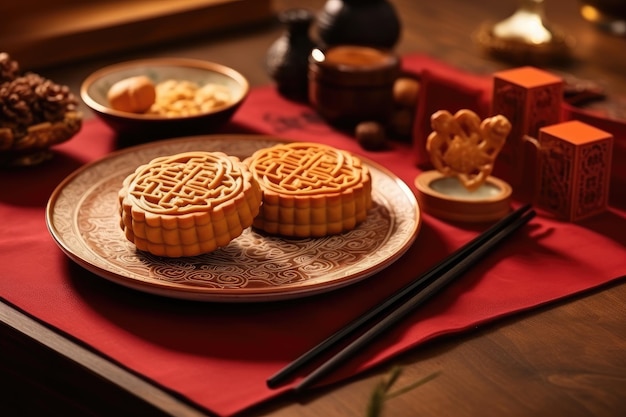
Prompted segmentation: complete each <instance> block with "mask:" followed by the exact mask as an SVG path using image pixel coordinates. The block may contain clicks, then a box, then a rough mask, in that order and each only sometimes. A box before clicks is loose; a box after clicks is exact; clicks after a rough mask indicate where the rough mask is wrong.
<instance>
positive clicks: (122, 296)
mask: <svg viewBox="0 0 626 417" xmlns="http://www.w3.org/2000/svg"><path fill="white" fill-rule="evenodd" d="M405 64H406V66H407V67H408V68H409V69H411V68H413V69H415V70H417V69H421V68H424V67H428V68H429V70H430V71H435V72H436V71H437V69H438V68H439V67H437V65H439V64H438V63H436V62H435V61H432V60H430V59H427V58H422V57H409V58H407V59H406V60H405ZM227 130H228V131H233V132H234V131H238V132H241V131H250V132H260V133H272V134H275V135H278V136H281V137H286V138H291V139H295V140H313V141H319V142H324V143H330V144H332V145H334V146H337V147H340V148H344V149H348V150H351V151H354V152H355V153H358V154H362V155H365V156H366V157H368V158H370V159H372V160H374V161H376V162H378V163H380V164H382V165H384V166H386V167H388V168H389V169H391V170H392V171H393V172H395V173H396V174H397V175H398V176H400V177H401V178H402V179H403V180H404V181H406V182H407V184H409V186H411V187H412V188H413V179H414V178H415V176H416V175H417V174H418V173H419V170H418V168H416V165H415V158H414V155H413V154H412V152H411V145H410V144H406V143H399V142H398V143H395V144H394V146H393V147H392V149H389V150H385V151H381V152H365V151H363V150H362V149H361V148H360V147H359V146H358V145H357V143H356V142H355V140H354V139H353V138H351V137H350V136H348V135H345V134H343V133H341V132H337V131H334V130H333V129H331V128H329V127H328V126H327V125H325V124H324V123H322V122H321V121H320V120H319V119H318V118H317V117H316V116H315V114H314V112H312V111H311V109H309V108H308V107H307V106H304V105H298V104H295V103H292V102H289V101H287V100H284V99H282V98H281V97H279V96H278V95H277V94H276V92H275V90H274V88H273V87H271V86H268V87H265V88H259V89H255V90H254V91H252V93H251V95H250V97H249V98H248V100H247V101H246V103H245V104H244V105H243V107H242V108H241V109H240V110H239V112H238V113H237V114H236V116H235V119H234V121H233V123H232V124H231V126H229V127H228V129H227ZM622 139H623V138H622ZM117 145H118V144H117V142H116V138H115V136H114V135H113V133H112V132H111V131H110V130H109V129H108V128H107V127H106V126H104V125H103V124H101V123H100V122H99V121H95V120H93V121H87V122H86V123H85V126H84V128H83V129H82V131H81V132H80V133H79V135H78V136H77V137H76V138H74V139H73V140H71V141H70V142H68V143H66V144H63V145H61V146H59V147H58V148H57V155H56V157H55V159H53V160H52V161H50V162H48V163H46V164H43V165H40V166H38V167H33V168H30V169H24V170H11V171H4V172H2V173H1V174H0V187H1V188H0V189H1V190H2V191H1V192H0V219H1V224H0V278H1V279H0V297H2V299H4V300H6V301H7V302H9V303H11V304H13V305H15V306H16V307H18V308H19V309H21V310H23V311H25V312H26V313H28V314H30V315H32V316H33V317H36V318H37V319H38V320H40V321H42V322H44V323H46V324H48V325H49V326H52V327H54V328H56V329H58V330H60V331H62V332H64V333H67V334H68V335H70V336H71V337H73V338H74V339H76V340H78V341H80V342H81V343H83V344H85V345H87V346H89V347H90V348H92V349H94V350H95V351H97V352H100V353H101V354H102V355H105V356H107V357H109V358H111V359H112V360H114V361H116V362H118V363H120V364H121V365H122V366H124V367H126V368H128V369H130V370H131V371H133V372H136V373H137V374H139V375H143V376H144V377H145V378H148V379H150V380H152V381H154V382H155V383H157V384H159V385H160V386H162V387H165V388H166V389H168V390H171V391H172V392H175V393H177V394H178V395H180V396H182V397H184V398H187V399H188V400H189V401H190V402H192V403H194V404H196V405H198V406H199V407H203V408H206V409H208V410H210V411H212V412H214V413H216V414H218V415H221V416H229V415H233V414H236V413H238V412H240V411H242V410H244V409H246V408H248V407H250V406H253V405H255V404H258V403H260V402H262V401H265V400H268V399H270V398H272V397H274V396H277V395H279V394H280V393H282V392H284V391H285V390H287V389H289V386H287V387H285V388H282V389H280V390H269V389H268V388H267V387H266V386H265V380H266V378H267V377H269V376H270V375H272V374H273V373H275V372H276V371H277V370H278V369H280V368H281V367H282V366H284V365H286V364H287V363H288V362H289V361H291V360H292V359H294V358H295V357H297V356H298V355H299V354H301V353H302V352H304V351H305V350H307V349H309V348H310V347H312V346H313V345H315V344H316V343H318V342H319V341H320V340H322V339H323V338H325V337H326V336H328V335H329V334H331V333H332V332H333V331H335V330H336V329H338V328H340V327H341V326H342V325H344V324H345V323H347V322H349V321H350V320H351V319H353V318H355V317H356V316H359V315H360V314H361V313H362V312H363V311H365V310H366V309H368V308H369V307H370V306H373V305H374V304H376V303H377V302H379V301H380V300H382V299H383V298H384V297H386V296H387V295H388V294H390V293H392V292H393V291H395V290H396V289H398V288H400V287H402V286H403V285H404V284H406V283H407V282H408V281H409V280H410V279H411V278H413V277H415V276H417V275H418V274H419V273H420V272H422V271H424V270H426V269H427V268H428V267H429V266H431V265H433V264H434V263H436V262H437V261H439V260H440V259H442V258H443V257H444V256H445V255H447V254H448V253H450V252H451V251H453V250H454V249H456V248H457V247H459V246H461V245H462V244H464V243H465V242H466V241H468V240H470V239H471V238H472V237H474V236H475V235H476V234H477V233H478V232H480V231H481V230H483V229H484V228H485V227H486V225H471V226H469V225H463V224H452V223H447V222H444V221H441V220H438V219H436V218H433V217H431V216H429V215H428V214H424V222H423V225H422V228H421V231H420V233H419V236H418V238H417V240H416V242H415V244H414V245H413V246H412V247H411V249H409V251H408V253H407V254H406V255H405V256H403V257H402V258H401V259H400V260H399V261H397V262H396V263H394V264H393V265H391V266H390V267H389V268H388V269H387V270H385V271H383V272H381V273H379V274H377V275H374V276H372V277H371V278H368V279H366V280H364V281H362V282H360V283H357V284H355V285H352V286H350V287H347V288H343V289H340V290H337V291H334V292H331V293H327V294H322V295H317V296H313V297H308V298H304V299H299V300H291V301H281V302H272V303H259V304H232V305H229V304H217V303H200V302H188V301H181V300H173V299H166V298H161V297H157V296H153V295H149V294H144V293H140V292H136V291H133V290H130V289H127V288H124V287H120V286H118V285H115V284H113V283H110V282H108V281H106V280H104V279H101V278H99V277H97V276H95V275H93V274H91V273H89V272H87V271H85V270H84V269H82V268H81V267H79V266H77V265H76V264H74V263H73V262H72V261H70V260H69V259H68V258H67V257H66V256H65V255H64V254H63V253H62V252H61V250H60V249H59V248H58V247H57V246H56V245H55V243H54V241H53V240H52V238H51V237H50V235H49V233H48V231H47V229H46V225H45V218H44V210H45V205H46V202H47V199H48V197H49V195H50V193H51V192H52V191H53V189H54V188H55V186H56V185H57V184H58V183H59V182H60V181H61V180H62V179H63V178H64V177H65V176H66V175H67V174H69V173H70V172H72V171H73V170H74V169H76V168H77V167H79V166H81V165H83V164H84V163H86V162H89V161H93V160H95V159H97V158H99V157H101V156H103V155H105V154H106V153H108V152H110V151H111V150H114V149H115V148H116V147H117ZM625 226H626V212H624V211H623V210H622V209H621V208H617V207H613V208H611V210H609V211H608V212H606V213H604V214H602V215H599V216H596V217H593V218H590V219H588V220H586V221H584V222H581V223H579V224H570V223H565V222H560V221H556V220H553V219H551V218H549V217H547V216H539V217H538V218H536V219H535V220H533V221H532V222H531V225H530V226H529V227H527V228H525V229H524V230H523V231H521V232H520V233H518V234H517V236H516V238H514V239H513V240H512V241H510V242H507V243H506V244H504V245H503V246H502V247H501V248H500V249H498V250H497V251H496V252H495V253H493V254H492V255H491V256H489V257H488V259H486V260H485V261H483V262H481V263H480V264H479V265H478V266H476V267H475V268H474V269H473V270H472V271H471V272H470V273H468V274H467V275H466V276H465V277H464V278H463V279H462V280H460V281H459V282H457V283H455V284H453V285H452V286H451V287H449V288H448V289H446V290H445V291H444V292H443V293H442V294H440V296H438V297H437V298H436V299H435V300H434V301H433V302H431V303H430V304H428V305H427V306H426V307H425V308H423V309H422V310H420V311H419V312H416V313H415V314H413V315H411V316H410V317H409V318H408V319H407V320H406V321H405V322H404V323H402V324H401V325H399V326H398V327H397V328H396V329H394V330H392V331H391V332H390V333H388V334H387V335H386V337H384V338H381V339H380V340H379V341H377V342H376V343H375V344H373V345H372V346H371V347H370V348H369V349H368V350H367V351H364V352H363V353H362V354H361V355H359V356H358V357H356V358H354V360H352V361H351V362H350V363H348V364H346V366H345V367H343V368H342V369H341V370H340V371H339V372H337V373H336V374H335V375H333V377H332V378H331V379H327V380H326V381H325V382H326V383H328V382H333V381H337V380H340V379H343V378H345V377H348V376H351V375H355V374H357V373H358V372H361V371H363V370H365V369H368V368H369V367H371V366H373V365H375V364H379V363H381V362H383V361H385V360H386V359H388V358H390V357H392V356H394V355H396V354H398V353H400V352H403V351H406V350H407V349H410V348H413V347H415V346H417V345H419V344H420V343H422V342H424V341H426V340H429V339H432V338H434V337H437V336H440V335H443V334H450V333H454V332H459V331H464V330H470V329H472V328H475V326H477V325H479V324H481V323H485V322H489V321H492V320H494V319H497V318H499V317H502V316H506V315H510V314H513V313H515V312H519V311H523V310H527V309H530V308H533V307H537V306H540V305H544V304H546V303H550V302H552V301H554V300H557V299H562V298H564V297H567V296H570V295H573V294H576V293H580V292H582V291H585V290H589V289H591V288H596V287H598V286H601V285H603V284H606V283H608V282H611V281H613V280H615V279H617V278H619V277H621V276H623V275H624V274H625V273H626V249H625V247H626V234H625V233H624V232H623V230H626V229H625Z"/></svg>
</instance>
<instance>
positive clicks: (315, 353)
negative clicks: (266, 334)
mask: <svg viewBox="0 0 626 417" xmlns="http://www.w3.org/2000/svg"><path fill="white" fill-rule="evenodd" d="M530 207H531V206H530V204H526V205H523V206H521V207H520V208H518V209H516V210H515V211H513V212H512V213H510V214H509V215H508V216H506V217H504V218H503V219H501V220H500V221H498V222H496V223H495V224H494V225H492V226H491V227H490V228H489V229H487V230H485V231H484V232H483V233H481V234H480V235H479V236H477V237H476V238H474V239H473V240H471V241H470V242H468V243H467V244H465V245H464V246H462V247H461V248H459V249H458V250H457V251H455V252H454V253H452V254H451V255H449V256H448V257H446V258H445V259H444V260H443V261H442V262H440V263H438V264H437V265H435V266H434V267H432V268H431V269H430V270H428V271H427V272H426V273H424V274H422V275H421V276H420V277H418V278H417V279H416V280H414V281H412V282H411V283H410V284H408V285H407V286H405V287H403V288H402V289H400V290H399V291H397V292H396V293H394V294H393V295H392V296H390V297H389V298H387V299H386V300H385V301H383V302H382V303H380V304H378V305H377V306H376V307H374V308H373V309H371V310H369V311H368V312H366V313H365V314H363V315H361V316H359V318H357V319H356V320H354V321H352V322H351V323H349V324H348V325H347V326H345V327H344V328H342V329H341V330H339V331H338V332H336V333H334V334H333V335H331V336H330V337H328V338H327V339H325V340H324V341H322V342H321V343H319V344H318V345H316V346H315V347H313V348H312V349H310V350H309V351H307V352H306V353H304V354H303V355H301V356H300V357H298V358H297V359H295V360H294V361H293V362H291V363H290V364H288V365H287V366H286V367H284V368H283V369H281V370H280V371H278V372H277V373H276V374H274V375H273V376H271V377H270V378H268V380H267V385H268V386H269V387H270V388H275V387H277V386H279V385H280V384H282V383H284V382H285V381H286V380H287V379H288V378H290V377H291V376H293V375H294V374H295V373H296V372H298V371H299V370H300V369H301V368H302V367H304V366H305V365H307V364H308V363H310V362H311V361H313V360H314V359H316V358H318V357H319V356H321V355H322V354H324V353H325V352H326V351H327V350H329V349H331V348H333V347H335V346H336V345H337V344H338V343H339V342H342V341H344V340H345V339H346V338H347V337H349V336H351V335H352V334H354V333H355V332H356V331H357V330H359V329H360V328H362V327H363V326H364V325H365V324H367V323H368V322H370V321H372V320H373V319H374V318H376V317H378V316H380V315H381V314H383V313H384V312H386V311H388V310H391V308H392V307H393V306H396V305H398V304H399V303H400V301H402V300H406V299H407V298H409V297H410V296H411V295H413V294H414V293H416V292H418V291H419V290H421V289H422V288H424V287H425V286H426V285H428V283H430V282H431V281H432V280H433V279H435V278H437V277H438V276H440V275H441V274H443V273H445V272H446V271H448V270H450V269H451V268H452V267H453V266H454V265H456V264H458V263H459V262H460V261H461V260H463V259H465V258H467V257H468V256H469V255H470V254H471V253H472V252H474V251H475V250H476V249H477V248H478V247H480V246H481V245H482V244H484V243H485V242H487V241H488V240H489V239H491V238H492V237H494V236H495V235H497V234H498V232H500V231H501V230H502V229H504V228H506V227H507V226H508V225H511V224H512V223H514V222H516V221H518V220H519V219H520V218H522V217H523V215H524V214H525V213H527V212H528V211H529V210H530ZM533 215H534V212H533ZM528 220H530V218H528V219H527V220H526V221H528Z"/></svg>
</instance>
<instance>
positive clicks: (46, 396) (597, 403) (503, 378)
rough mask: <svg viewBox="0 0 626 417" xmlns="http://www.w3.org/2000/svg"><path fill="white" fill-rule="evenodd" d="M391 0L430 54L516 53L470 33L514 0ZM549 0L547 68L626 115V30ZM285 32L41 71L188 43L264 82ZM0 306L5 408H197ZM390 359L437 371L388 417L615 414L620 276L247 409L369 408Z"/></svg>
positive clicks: (622, 296) (259, 412) (482, 62)
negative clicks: (568, 44)
mask: <svg viewBox="0 0 626 417" xmlns="http://www.w3.org/2000/svg"><path fill="white" fill-rule="evenodd" d="M392 3H393V4H394V5H395V7H396V9H397V11H398V13H399V15H400V17H401V20H402V24H403V33H402V37H401V40H400V43H399V44H398V47H397V50H398V52H399V53H408V52H419V53H426V54H430V55H431V56H433V57H436V58H439V59H441V60H443V61H445V62H448V63H450V64H453V65H456V66H458V67H460V68H463V69H465V70H468V71H472V72H476V73H484V74H487V73H490V72H493V71H496V70H499V69H503V68H508V67H510V66H511V64H510V63H507V62H501V61H497V60H494V59H491V58H489V57H487V56H485V55H484V54H482V52H481V51H480V49H479V47H478V46H477V45H476V44H475V43H473V42H472V35H473V33H474V32H475V31H476V30H477V29H478V27H479V26H480V25H481V24H483V23H484V22H485V21H498V20H501V19H503V18H505V17H507V16H509V15H510V14H511V13H512V12H513V10H514V9H515V7H516V6H517V2H515V1H512V0H511V1H500V0H483V1H480V2H470V1H464V0H438V1H432V2H425V1H419V0H393V1H392ZM323 4H324V1H322V0H306V1H305V0H302V1H295V0H293V1H288V0H277V1H275V8H276V10H277V11H280V10H283V9H286V8H291V7H307V8H310V9H312V10H320V9H321V7H322V6H323ZM545 9H546V16H547V19H548V20H549V21H550V22H552V23H553V24H555V25H558V26H559V27H561V28H562V29H563V30H565V31H566V32H567V33H569V34H571V35H572V36H574V37H575V39H576V47H575V50H574V54H575V60H574V62H573V63H571V64H569V65H565V66H560V67H551V69H552V70H554V71H556V72H559V73H563V74H567V75H573V76H575V77H578V78H580V79H589V80H594V81H596V82H598V83H599V84H600V85H602V86H603V87H605V88H606V89H607V91H608V93H609V96H608V99H607V100H606V101H605V102H603V103H600V105H601V106H604V107H605V108H606V109H608V110H609V111H611V112H613V114H615V115H617V116H618V117H622V115H625V114H626V111H625V110H624V108H626V75H625V74H626V54H625V53H624V52H626V39H625V38H618V37H613V36H611V35H608V34H605V33H602V32H599V31H598V30H596V29H595V28H594V27H592V26H591V25H590V24H588V23H587V22H585V21H584V20H583V19H582V18H581V17H580V15H579V13H578V2H577V1H575V0H547V2H546V5H545ZM281 32H282V27H281V26H280V25H278V24H277V23H268V24H266V25H256V26H255V27H250V28H247V29H245V30H243V29H238V30H237V31H231V32H225V33H220V34H211V35H205V36H203V35H200V36H198V37H194V38H193V39H185V40H178V41H173V42H172V43H171V44H165V45H159V46H158V47H146V48H144V49H143V50H140V51H137V50H135V51H125V52H120V53H117V54H115V55H114V56H112V55H107V56H94V57H93V58H90V59H88V60H85V61H81V62H74V63H68V64H64V65H62V66H59V67H56V68H42V69H40V70H39V72H40V73H41V74H43V75H44V76H47V77H49V78H51V79H53V80H55V81H56V82H59V83H63V84H67V85H69V86H70V88H72V89H73V91H78V90H79V85H80V82H81V81H82V80H83V79H84V77H85V76H86V75H87V74H88V73H89V72H91V71H93V70H95V69H96V68H98V67H100V66H103V65H106V64H109V63H113V62H117V61H122V60H126V59H131V58H139V57H152V56H184V57H194V58H205V59H208V60H212V61H218V62H221V63H224V64H226V65H230V66H233V67H235V68H237V69H239V70H240V71H241V72H243V73H244V74H245V75H246V76H247V77H248V78H249V80H250V82H251V84H252V85H253V86H254V85H262V84H267V83H268V82H270V81H271V80H270V79H269V78H268V76H267V74H266V72H265V70H264V67H263V60H264V55H265V52H266V50H267V48H268V47H269V45H270V44H271V42H272V41H273V40H274V39H276V38H277V37H278V36H279V35H280V33H281ZM83 110H84V111H85V113H86V116H87V117H91V115H90V114H89V113H88V111H87V110H86V109H83ZM625 118H626V116H625ZM624 272H625V273H626V271H624ZM5 278H7V277H2V279H5ZM0 319H1V320H0V331H1V337H0V375H1V378H2V382H4V383H3V386H5V387H6V386H7V384H8V386H9V388H8V389H7V388H2V389H1V391H0V392H2V394H0V398H3V399H2V403H3V404H4V405H2V404H0V407H5V409H6V407H8V408H9V409H11V406H12V405H15V404H22V406H24V404H28V405H27V406H26V407H25V409H26V410H29V411H32V414H34V413H35V412H41V414H40V415H57V414H58V413H57V414H55V413H54V412H53V411H57V412H62V413H63V415H67V416H70V415H105V416H108V415H119V416H122V415H124V416H125V415H133V416H135V415H149V416H159V415H179V416H196V415H203V414H201V413H199V412H198V411H197V410H195V409H193V408H191V407H189V406H188V405H186V404H184V403H182V402H180V401H179V400H177V399H176V398H173V397H172V396H170V395H168V394H166V393H164V392H162V391H160V390H159V389H157V388H155V387H153V386H150V385H148V384H146V383H144V382H142V381H141V380H139V379H138V378H136V377H133V376H132V375H130V374H128V373H125V372H124V371H123V370H120V369H119V368H117V367H115V366H114V365H112V364H110V363H108V362H106V361H105V360H103V359H102V358H100V357H98V356H96V355H94V354H92V353H90V352H88V351H86V350H84V349H81V348H79V347H78V346H77V345H75V344H74V343H72V342H71V341H69V340H68V339H66V338H64V337H62V336H60V335H58V334H55V333H53V332H51V331H49V330H47V329H46V328H45V327H43V326H41V325H40V324H38V323H37V322H35V321H33V320H31V319H29V318H28V317H26V316H25V315H23V314H22V313H20V312H19V311H16V310H14V309H12V308H11V307H9V306H7V305H6V304H3V303H0ZM68 357H69V358H71V360H68V359H67V358H68ZM392 365H399V366H402V367H403V370H404V373H403V376H402V377H401V379H400V381H399V384H398V386H402V385H403V384H408V383H410V382H412V381H415V380H417V379H420V378H423V377H425V376H427V375H430V374H432V373H433V372H440V374H439V375H438V376H437V377H436V378H435V379H434V380H432V381H430V382H428V383H427V384H425V385H423V386H421V387H419V388H416V389H415V390H413V391H410V392H409V393H406V394H403V395H401V396H399V397H396V398H394V399H392V400H390V401H388V402H387V403H386V405H385V415H387V416H423V417H426V416H437V417H442V416H455V417H464V416H550V417H552V416H569V417H577V416H623V415H625V414H624V413H626V283H623V282H621V283H619V284H615V285H612V286H609V287H605V288H602V289H601V290H598V291H594V292H591V293H587V294H585V295H581V296H576V297H572V298H569V299H567V300H565V301H562V302H559V303H555V304H551V305H549V306H547V307H543V308H539V309H536V310H533V311H531V312H528V313H523V314H518V315H515V316H513V317H510V318H507V319H504V320H499V321H497V322H495V323H492V324H489V325H485V326H482V327H478V328H476V329H475V330H474V331H471V332H467V333H464V334H462V335H455V336H451V337H446V338H442V339H438V340H436V341H434V342H430V343H427V344H425V345H423V346H420V347H419V348H417V349H415V350H414V351H412V352H410V353H408V354H404V355H402V356H399V357H398V358H396V359H394V360H393V361H391V362H390V363H386V364H385V365H384V366H381V367H379V368H377V369H374V370H371V371H370V372H367V373H366V374H365V375H362V376H360V377H358V378H354V379H352V380H350V381H347V382H345V383H341V384H339V385H336V386H333V387H330V388H327V389H323V390H317V391H314V392H311V393H307V394H305V395H299V396H289V395H288V396H284V397H281V398H280V399H278V400H277V401H273V402H270V403H269V404H265V405H262V406H260V407H258V408H255V409H253V410H251V411H249V412H246V413H244V414H243V416H245V417H258V416H273V417H282V416H285V417H286V416H290V417H298V416H301V417H306V416H326V417H339V416H341V417H345V416H365V408H366V404H367V401H368V399H369V396H370V394H371V392H372V390H373V388H374V386H375V384H376V383H377V382H379V381H380V380H381V378H382V377H383V376H384V375H385V374H386V373H387V371H388V370H389V368H390V367H391V366H392ZM111 381H114V383H111ZM68 398H71V401H70V400H68ZM44 412H45V414H44ZM28 415H30V414H28ZM58 415H61V414H58Z"/></svg>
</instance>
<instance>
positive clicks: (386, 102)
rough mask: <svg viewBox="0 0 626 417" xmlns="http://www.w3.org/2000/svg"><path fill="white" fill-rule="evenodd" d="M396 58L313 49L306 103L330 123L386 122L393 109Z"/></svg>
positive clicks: (348, 49) (346, 48)
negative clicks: (308, 101) (308, 102)
mask: <svg viewBox="0 0 626 417" xmlns="http://www.w3.org/2000/svg"><path fill="white" fill-rule="evenodd" d="M399 73H400V60H399V58H398V57H397V56H396V55H394V54H392V53H390V52H387V51H384V50H380V49H376V48H370V47H366V46H356V45H340V46H335V47H332V48H329V49H327V50H325V51H322V50H321V49H314V50H313V51H312V53H311V56H310V59H309V70H308V76H309V100H310V102H311V104H312V105H313V107H314V108H315V109H316V111H317V112H318V113H319V114H320V115H321V116H322V117H323V118H324V119H326V120H327V121H328V122H329V123H331V124H338V125H348V126H349V125H356V124H357V123H359V122H362V121H380V122H385V121H387V120H388V119H389V117H390V115H391V111H392V109H393V84H394V82H395V80H396V78H397V77H398V75H399Z"/></svg>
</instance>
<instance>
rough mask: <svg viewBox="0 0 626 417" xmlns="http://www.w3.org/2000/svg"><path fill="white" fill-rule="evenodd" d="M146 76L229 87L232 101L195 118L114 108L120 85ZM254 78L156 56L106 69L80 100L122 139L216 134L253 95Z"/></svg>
mask: <svg viewBox="0 0 626 417" xmlns="http://www.w3.org/2000/svg"><path fill="white" fill-rule="evenodd" d="M136 76H146V77H148V78H149V79H150V80H151V81H152V82H153V83H154V84H155V85H156V84H159V83H162V82H165V81H168V80H175V81H184V82H192V83H194V84H196V85H197V86H199V87H202V86H206V85H208V84H215V85H217V86H220V87H226V88H227V90H228V92H229V99H228V101H227V102H226V103H224V104H222V105H219V106H215V107H213V108H211V109H210V110H206V111H203V112H201V113H198V114H194V115H177V116H172V115H161V114H148V113H131V112H125V111H119V110H116V109H114V108H112V107H111V106H110V104H109V99H108V96H107V95H108V92H109V90H110V89H111V87H112V86H113V85H114V84H115V83H116V82H118V81H121V80H124V79H128V78H131V77H136ZM249 90H250V85H249V83H248V80H247V79H246V78H245V77H244V76H243V75H242V74H241V73H239V72H238V71H236V70H235V69H233V68H230V67H227V66H225V65H222V64H218V63H214V62H209V61H204V60H197V59H187V58H153V59H142V60H135V61H128V62H123V63H119V64H114V65H110V66H107V67H104V68H101V69H99V70H97V71H95V72H94V73H92V74H90V75H89V76H88V77H87V78H86V79H85V80H84V81H83V83H82V85H81V88H80V97H81V98H82V100H83V101H84V103H85V104H86V105H87V106H88V107H89V108H90V109H91V110H92V111H93V112H94V113H95V114H96V115H97V116H98V117H100V118H101V119H102V120H103V121H104V122H105V123H106V124H107V125H109V126H110V127H111V128H112V129H113V130H115V131H116V132H117V133H118V134H120V135H130V134H133V135H137V134H138V135H141V136H142V137H145V138H154V139H157V138H165V137H170V136H173V135H174V136H177V137H178V136H188V135H195V134H206V133H213V132H215V131H216V130H217V129H219V128H220V127H221V126H223V125H224V124H225V123H227V122H228V121H229V120H230V118H231V117H232V116H233V114H234V113H235V111H236V110H237V109H238V108H239V106H241V104H242V103H243V102H244V100H245V98H246V97H247V96H248V93H249Z"/></svg>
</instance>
